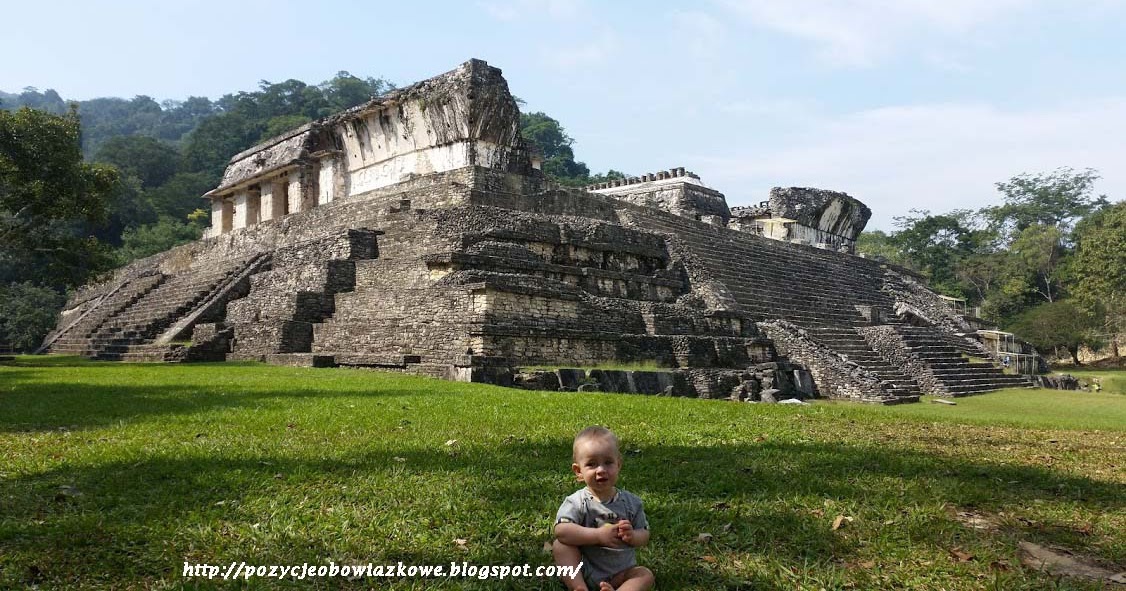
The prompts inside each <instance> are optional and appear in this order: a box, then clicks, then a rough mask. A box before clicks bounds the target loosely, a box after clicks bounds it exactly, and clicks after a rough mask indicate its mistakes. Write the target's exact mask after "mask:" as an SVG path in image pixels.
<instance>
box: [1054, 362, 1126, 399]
mask: <svg viewBox="0 0 1126 591" xmlns="http://www.w3.org/2000/svg"><path fill="white" fill-rule="evenodd" d="M1059 373H1067V374H1071V375H1073V376H1075V377H1077V378H1079V380H1080V381H1081V382H1084V383H1090V381H1091V380H1092V379H1096V380H1098V381H1099V384H1100V385H1102V387H1103V389H1102V392H1104V393H1107V394H1126V370H1121V369H1071V368H1067V369H1064V370H1061V371H1060V372H1059Z"/></svg>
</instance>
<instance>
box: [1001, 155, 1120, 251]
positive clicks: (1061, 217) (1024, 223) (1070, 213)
mask: <svg viewBox="0 0 1126 591" xmlns="http://www.w3.org/2000/svg"><path fill="white" fill-rule="evenodd" d="M1098 179H1099V174H1098V172H1097V171H1096V170H1094V169H1091V168H1087V169H1084V170H1081V171H1078V172H1076V171H1075V170H1073V169H1071V168H1066V167H1064V168H1057V169H1056V170H1054V171H1052V172H1050V173H1039V174H1028V173H1024V174H1020V175H1017V176H1014V177H1013V178H1011V179H1009V180H1008V181H1005V182H1001V183H997V184H996V187H997V190H998V191H1000V192H1001V195H1002V199H1003V200H1004V204H1002V205H998V206H995V207H987V208H985V209H983V210H982V214H983V215H985V217H986V218H987V219H989V220H990V222H991V223H992V224H993V225H994V227H995V228H997V229H998V230H999V231H1000V235H1001V236H1002V237H1008V238H1010V239H1015V238H1016V237H1017V236H1018V235H1019V234H1020V232H1022V231H1023V230H1025V229H1026V228H1028V227H1030V226H1033V225H1042V226H1054V227H1056V228H1059V229H1060V231H1061V232H1062V233H1063V235H1064V239H1065V241H1066V240H1067V238H1068V236H1069V234H1070V231H1071V226H1072V224H1073V223H1074V222H1075V220H1077V219H1079V218H1081V217H1083V216H1085V215H1087V214H1089V213H1091V212H1092V211H1095V210H1096V209H1098V208H1099V207H1102V206H1104V205H1106V204H1107V199H1106V197H1105V196H1099V197H1095V196H1093V195H1092V191H1093V190H1094V184H1095V181H1096V180H1098Z"/></svg>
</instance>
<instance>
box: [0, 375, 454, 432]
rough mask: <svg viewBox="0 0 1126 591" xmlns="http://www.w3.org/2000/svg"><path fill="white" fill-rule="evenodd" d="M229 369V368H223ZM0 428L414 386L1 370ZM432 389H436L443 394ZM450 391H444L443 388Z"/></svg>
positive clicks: (67, 425) (69, 425)
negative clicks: (46, 378) (178, 381)
mask: <svg viewBox="0 0 1126 591" xmlns="http://www.w3.org/2000/svg"><path fill="white" fill-rule="evenodd" d="M228 369H229V368H228ZM0 378H3V381H0V433H27V432H35V431H53V430H58V429H60V428H61V429H65V430H72V431H73V430H81V429H90V428H97V427H104V426H107V425H113V424H115V423H118V422H121V421H138V420H146V419H150V418H160V417H165V416H173V415H184V414H196V413H204V412H207V411H211V410H221V409H228V408H229V409H237V408H248V407H261V406H262V405H264V404H270V403H271V402H275V401H279V400H283V399H295V398H321V399H329V398H333V397H351V396H363V397H386V398H393V397H396V396H417V395H418V394H419V390H418V389H410V388H391V387H388V386H387V385H386V384H381V385H379V386H377V387H376V386H373V387H371V388H363V387H360V386H358V385H353V386H350V387H334V388H317V387H310V383H315V382H309V381H303V382H302V383H301V384H299V385H297V386H294V387H292V388H288V389H287V388H285V387H283V386H280V385H270V386H268V387H266V386H263V385H261V384H259V385H241V384H239V383H237V382H231V383H227V384H214V383H212V384H206V385H199V386H192V385H173V384H171V383H157V384H152V385H145V386H138V385H129V384H121V385H112V386H111V385H101V384H82V383H44V382H41V381H38V380H36V379H35V378H36V375H35V374H34V373H32V372H29V371H21V370H8V371H4V372H3V373H0ZM442 394H443V393H442V392H435V395H439V396H440V395H442ZM446 394H449V392H446Z"/></svg>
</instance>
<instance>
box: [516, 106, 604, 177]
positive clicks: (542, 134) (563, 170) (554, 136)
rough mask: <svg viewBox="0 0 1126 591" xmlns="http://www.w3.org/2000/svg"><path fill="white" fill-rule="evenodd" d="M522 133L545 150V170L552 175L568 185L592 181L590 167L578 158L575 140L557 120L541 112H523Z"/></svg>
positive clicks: (527, 139) (541, 149) (525, 137)
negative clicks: (577, 159)
mask: <svg viewBox="0 0 1126 591" xmlns="http://www.w3.org/2000/svg"><path fill="white" fill-rule="evenodd" d="M520 135H521V136H522V137H523V138H524V139H525V140H526V141H528V142H529V143H531V144H532V146H534V147H535V148H537V149H538V150H539V151H540V153H541V154H543V158H544V161H543V172H544V174H545V175H547V176H548V177H549V178H551V179H552V180H554V181H557V182H559V183H561V184H565V185H572V186H581V185H586V184H589V182H590V169H589V168H587V166H586V164H583V163H582V162H576V161H575V153H574V151H573V150H572V149H571V145H572V144H573V143H574V142H575V140H573V139H571V136H569V135H567V132H566V131H564V130H563V126H562V125H560V124H559V122H558V121H556V120H555V119H552V118H551V117H548V116H547V115H546V114H544V113H542V112H537V113H521V114H520Z"/></svg>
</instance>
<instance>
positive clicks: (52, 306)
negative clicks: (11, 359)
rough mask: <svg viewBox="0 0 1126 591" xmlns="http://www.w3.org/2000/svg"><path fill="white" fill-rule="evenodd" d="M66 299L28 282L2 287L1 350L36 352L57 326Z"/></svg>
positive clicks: (51, 290) (53, 291) (0, 298)
mask: <svg viewBox="0 0 1126 591" xmlns="http://www.w3.org/2000/svg"><path fill="white" fill-rule="evenodd" d="M64 303H66V298H65V297H63V296H62V294H60V293H58V292H57V291H55V290H53V289H49V288H46V287H37V286H35V285H33V284H31V283H29V282H24V283H12V284H6V285H0V347H4V346H7V347H10V348H12V349H14V350H16V351H33V350H35V348H36V347H38V346H39V344H40V343H42V342H43V337H44V336H45V335H46V334H47V333H48V332H49V331H50V330H51V329H52V328H54V327H55V320H56V318H55V314H56V311H57V310H58V309H59V308H62V307H63V304H64Z"/></svg>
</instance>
